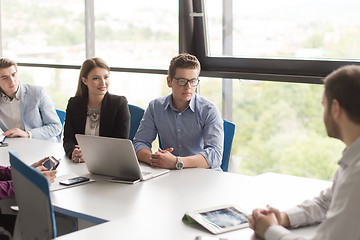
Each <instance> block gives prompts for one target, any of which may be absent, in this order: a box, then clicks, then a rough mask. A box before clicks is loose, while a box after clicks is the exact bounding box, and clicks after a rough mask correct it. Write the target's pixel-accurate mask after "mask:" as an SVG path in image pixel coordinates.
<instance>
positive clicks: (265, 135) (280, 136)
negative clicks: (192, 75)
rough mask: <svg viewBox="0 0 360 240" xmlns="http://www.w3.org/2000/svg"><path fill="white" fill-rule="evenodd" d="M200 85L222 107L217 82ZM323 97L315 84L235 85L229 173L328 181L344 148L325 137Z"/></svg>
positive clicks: (238, 82) (243, 82)
mask: <svg viewBox="0 0 360 240" xmlns="http://www.w3.org/2000/svg"><path fill="white" fill-rule="evenodd" d="M205 82H206V84H205ZM200 85H201V86H200V91H199V92H200V94H201V95H203V96H204V97H206V98H207V99H210V100H212V101H213V102H214V103H216V104H217V105H218V106H221V95H220V93H219V91H218V90H217V89H218V88H219V87H220V86H221V79H218V78H207V80H206V81H203V78H201V84H200ZM322 92H323V86H322V85H315V84H300V83H281V82H266V81H252V80H233V123H234V124H235V125H236V130H235V137H234V142H233V145H232V158H231V160H230V161H231V164H230V165H231V167H233V168H234V169H231V170H233V171H236V172H238V173H241V174H247V175H258V174H261V173H265V172H278V173H284V174H291V175H297V176H304V177H310V178H319V179H326V180H329V179H331V178H332V176H333V173H334V171H335V170H336V169H337V167H338V165H337V162H338V160H339V159H340V156H341V152H342V150H343V149H344V147H345V145H344V144H343V143H342V142H340V141H339V140H335V139H330V138H329V137H328V136H327V134H326V130H325V127H324V124H323V109H322V104H321V98H322Z"/></svg>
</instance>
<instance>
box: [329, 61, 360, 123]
mask: <svg viewBox="0 0 360 240" xmlns="http://www.w3.org/2000/svg"><path fill="white" fill-rule="evenodd" d="M324 84H325V96H326V98H327V101H328V103H329V104H328V106H329V108H330V107H331V105H332V101H333V100H334V99H336V100H337V101H338V102H339V104H340V106H341V107H342V108H343V109H344V110H345V111H346V113H347V116H348V117H349V119H350V120H351V121H353V122H355V123H357V124H360V66H358V65H349V66H344V67H341V68H339V69H337V70H335V71H334V72H332V73H331V74H329V75H328V76H327V77H326V78H325V79H324Z"/></svg>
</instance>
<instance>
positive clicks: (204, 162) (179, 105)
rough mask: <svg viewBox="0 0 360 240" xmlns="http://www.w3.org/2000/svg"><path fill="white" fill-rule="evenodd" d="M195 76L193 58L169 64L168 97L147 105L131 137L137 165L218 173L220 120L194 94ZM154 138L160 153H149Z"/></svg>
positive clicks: (196, 67)
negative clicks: (158, 142)
mask: <svg viewBox="0 0 360 240" xmlns="http://www.w3.org/2000/svg"><path fill="white" fill-rule="evenodd" d="M199 74H200V63H199V61H198V60H197V58H196V57H195V56H192V55H190V54H187V53H183V54H180V55H178V56H176V57H174V58H173V59H172V60H171V62H170V66H169V71H168V77H167V85H168V87H169V88H171V89H172V93H171V94H169V95H168V96H165V97H161V98H158V99H155V100H153V101H151V102H150V104H149V106H148V108H147V109H146V112H145V114H144V117H143V119H142V121H141V124H140V127H139V129H138V131H137V133H136V135H135V137H134V147H135V151H136V153H137V157H138V159H139V160H140V161H143V162H146V163H148V164H150V165H151V166H153V167H159V168H167V169H179V170H180V169H182V168H191V167H200V168H211V169H215V170H220V171H221V168H220V165H221V161H222V152H223V143H224V130H223V120H222V118H221V115H220V112H219V110H218V108H217V107H216V106H215V104H213V103H211V102H210V101H208V100H206V99H204V98H203V97H201V96H199V95H197V94H196V93H195V91H196V87H197V86H198V84H199ZM157 134H158V135H159V138H160V140H161V144H162V148H163V149H160V148H159V150H158V151H157V152H155V153H152V152H151V146H152V142H153V141H154V140H155V138H156V135H157Z"/></svg>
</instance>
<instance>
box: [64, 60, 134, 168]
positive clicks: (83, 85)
mask: <svg viewBox="0 0 360 240" xmlns="http://www.w3.org/2000/svg"><path fill="white" fill-rule="evenodd" d="M109 75H110V68H109V67H108V65H107V64H106V63H105V62H104V60H102V59H100V58H88V59H86V60H85V62H84V63H83V65H82V66H81V69H80V76H79V81H78V88H77V91H76V94H75V97H72V98H70V99H69V102H68V105H67V108H66V118H65V125H64V143H63V146H64V150H65V152H66V155H67V156H68V157H69V158H70V159H71V160H72V161H74V162H84V158H83V156H82V154H81V149H80V148H79V147H78V145H77V141H76V139H75V134H86V135H95V136H103V137H115V138H124V139H127V138H128V137H129V129H130V113H129V108H128V104H127V99H126V97H124V96H117V95H113V94H110V93H109V92H108V88H109Z"/></svg>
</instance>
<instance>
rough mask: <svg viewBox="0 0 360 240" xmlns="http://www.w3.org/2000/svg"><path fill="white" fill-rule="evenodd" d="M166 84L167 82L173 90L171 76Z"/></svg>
mask: <svg viewBox="0 0 360 240" xmlns="http://www.w3.org/2000/svg"><path fill="white" fill-rule="evenodd" d="M166 82H167V85H168V87H169V88H171V87H172V80H171V77H170V76H167V78H166Z"/></svg>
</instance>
